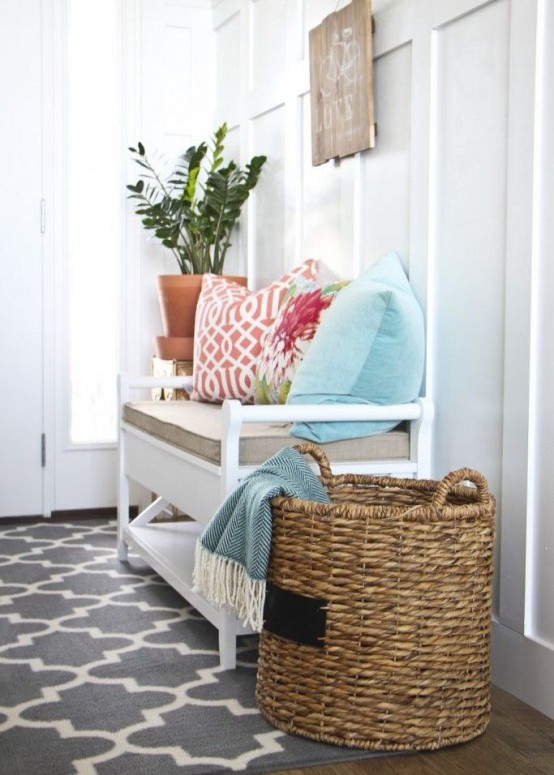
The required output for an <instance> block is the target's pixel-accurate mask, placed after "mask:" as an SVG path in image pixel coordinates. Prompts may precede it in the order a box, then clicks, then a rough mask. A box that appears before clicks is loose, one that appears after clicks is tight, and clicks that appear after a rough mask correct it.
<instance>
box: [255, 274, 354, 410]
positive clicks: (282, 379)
mask: <svg viewBox="0 0 554 775" xmlns="http://www.w3.org/2000/svg"><path fill="white" fill-rule="evenodd" d="M345 285H348V282H347V281H337V282H333V283H327V284H326V285H319V284H318V283H316V282H314V281H313V280H305V279H304V278H299V279H298V280H297V281H296V282H294V283H293V284H292V285H291V287H290V288H289V291H288V293H287V294H286V296H285V298H284V300H283V303H282V305H281V308H280V310H279V314H278V315H277V319H276V320H275V323H274V324H273V325H272V326H271V328H270V329H269V330H268V332H267V333H266V335H265V337H264V341H263V344H262V352H261V356H260V360H259V361H258V367H257V370H256V402H257V403H259V404H285V403H286V402H287V396H288V394H289V390H290V386H291V382H292V378H293V376H294V373H295V371H296V368H297V366H298V364H299V363H300V361H301V360H302V359H303V358H304V355H305V354H306V352H307V350H308V348H309V346H310V343H311V341H312V339H313V338H314V335H315V332H316V331H317V328H318V326H319V324H320V323H321V321H322V319H323V318H324V316H325V314H326V312H327V310H328V309H329V307H330V306H331V304H332V303H333V301H334V299H335V297H336V295H337V293H338V292H339V291H340V290H341V288H344V286H345Z"/></svg>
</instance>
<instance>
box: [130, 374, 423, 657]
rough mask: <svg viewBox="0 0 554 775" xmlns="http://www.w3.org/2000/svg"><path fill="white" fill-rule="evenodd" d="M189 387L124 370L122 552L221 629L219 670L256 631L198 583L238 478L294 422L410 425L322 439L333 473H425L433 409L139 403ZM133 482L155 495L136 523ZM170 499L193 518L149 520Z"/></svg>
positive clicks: (285, 436)
mask: <svg viewBox="0 0 554 775" xmlns="http://www.w3.org/2000/svg"><path fill="white" fill-rule="evenodd" d="M187 384H188V385H190V378H187V377H171V378H165V379H160V378H156V377H139V378H132V377H127V376H120V378H119V400H120V407H121V423H120V436H119V502H118V556H119V558H120V560H122V561H125V560H126V559H127V552H128V548H132V549H133V550H134V551H135V552H137V553H138V554H139V555H140V556H141V557H142V558H143V559H144V560H145V561H146V562H147V563H148V564H149V565H150V566H151V567H152V568H153V569H154V570H155V571H157V573H159V575H160V576H161V577H162V578H164V579H165V580H166V581H167V582H168V583H169V584H170V585H171V586H172V587H174V588H175V589H176V590H177V592H179V593H180V594H181V595H182V596H183V597H184V598H185V599H186V600H187V601H189V602H190V603H191V604H192V605H193V606H194V607H195V608H196V609H197V610H198V611H199V612H200V613H201V614H202V615H203V616H205V617H206V619H208V620H209V621H210V622H211V623H212V624H213V625H214V626H215V627H217V629H218V631H219V653H220V661H221V665H222V667H224V668H226V669H232V668H234V667H235V664H236V637H237V635H239V634H242V633H245V632H250V630H246V629H245V628H244V627H243V625H242V624H241V623H240V622H239V621H237V618H236V616H235V615H234V613H233V612H232V611H230V610H227V609H225V608H218V607H215V606H213V605H212V604H211V603H209V602H208V601H207V600H206V599H205V598H204V597H202V595H200V594H198V593H197V592H196V591H195V590H194V588H193V583H192V571H193V567H194V549H195V544H196V539H197V537H198V535H199V533H200V531H201V530H202V528H203V527H204V525H206V524H207V523H208V522H209V520H210V519H211V517H212V516H213V514H214V513H215V511H216V510H217V508H218V507H219V506H220V505H221V503H222V502H223V501H224V500H225V498H226V497H227V495H228V494H229V493H230V492H231V491H232V490H233V488H234V487H235V486H236V485H237V484H238V482H239V481H240V480H241V479H243V478H244V477H245V476H247V475H248V474H249V473H251V472H252V471H253V470H255V468H256V467H257V466H258V465H259V464H260V463H262V462H263V461H264V460H266V459H267V458H268V457H270V456H271V455H272V454H274V453H275V452H276V451H277V450H278V449H279V448H281V447H283V446H285V445H287V446H291V445H294V444H296V443H302V439H300V438H295V437H292V436H290V434H289V433H288V425H289V424H290V423H291V422H295V421H305V422H310V421H312V422H313V421H318V422H327V421H345V422H348V421H364V420H365V421H369V420H399V421H403V423H402V426H401V427H400V429H399V430H397V429H394V430H392V431H389V432H388V433H383V434H380V435H376V436H369V437H365V438H363V439H355V440H349V441H341V442H332V443H331V444H326V445H324V449H325V452H326V454H327V455H328V457H329V459H330V461H331V464H332V468H333V471H334V472H335V473H343V472H352V473H372V474H389V475H393V476H407V477H418V478H428V477H429V476H430V460H431V436H430V429H431V421H432V417H433V405H432V403H431V402H430V401H429V400H428V399H425V398H420V399H418V400H416V401H414V402H412V403H408V404H400V405H395V406H368V405H347V404H334V405H286V404H285V405H281V406H252V405H249V406H243V405H241V404H240V403H239V402H238V401H225V402H224V403H223V404H222V405H221V406H216V405H213V404H202V403H200V402H196V401H178V402H177V401H176V402H163V401H139V402H132V401H131V397H132V391H133V390H141V391H143V393H144V391H145V390H151V389H152V388H154V387H163V388H177V387H183V386H187ZM131 480H133V481H135V482H138V483H139V484H141V485H143V486H144V487H146V488H147V489H148V490H150V491H152V492H155V493H157V494H158V497H157V499H156V500H155V501H154V502H153V503H151V504H150V505H149V506H147V507H146V508H145V509H144V510H143V511H142V512H141V513H140V514H139V515H138V517H136V518H135V519H134V520H132V521H130V520H129V506H130V498H129V487H130V482H131ZM170 504H171V505H173V506H175V507H177V508H178V509H180V510H181V511H183V512H184V513H185V514H187V515H189V516H190V517H192V520H189V521H168V520H165V521H163V520H158V521H156V522H153V521H152V520H153V519H154V518H155V517H156V516H158V515H159V514H160V513H161V512H162V511H164V510H165V509H166V508H167V507H168V506H169V505H170Z"/></svg>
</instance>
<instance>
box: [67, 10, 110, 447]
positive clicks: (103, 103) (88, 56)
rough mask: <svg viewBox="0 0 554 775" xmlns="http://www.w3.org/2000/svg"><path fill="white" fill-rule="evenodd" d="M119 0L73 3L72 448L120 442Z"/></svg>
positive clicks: (70, 183) (70, 57) (70, 50)
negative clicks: (118, 384) (118, 402)
mask: <svg viewBox="0 0 554 775" xmlns="http://www.w3.org/2000/svg"><path fill="white" fill-rule="evenodd" d="M117 34H118V16H117V0H88V2H85V1H84V0H69V2H68V62H67V64H68V77H69V89H68V104H67V140H68V144H67V148H68V152H67V153H68V155H67V214H68V253H67V255H68V275H67V281H68V286H67V293H68V331H69V335H68V336H69V342H68V344H69V379H70V440H71V442H72V443H74V444H90V443H106V442H115V440H116V404H117V400H116V399H117V397H116V372H117V359H118V340H119V336H118V312H119V310H118V293H119V253H120V217H121V196H122V187H121V186H122V184H121V181H120V174H119V171H120V162H121V157H120V152H121V151H120V145H121V142H120V137H121V135H120V108H119V104H120V102H119V93H118V77H117V75H118V72H119V68H118V58H119V57H118V43H117Z"/></svg>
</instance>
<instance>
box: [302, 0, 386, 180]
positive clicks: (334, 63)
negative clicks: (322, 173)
mask: <svg viewBox="0 0 554 775" xmlns="http://www.w3.org/2000/svg"><path fill="white" fill-rule="evenodd" d="M371 34H372V27H371V0H352V2H351V3H350V4H349V5H347V6H345V7H344V8H341V10H340V11H335V12H334V13H332V14H330V15H329V16H327V17H325V19H324V20H323V21H322V23H321V24H320V25H319V26H318V27H314V29H313V30H310V36H309V43H310V102H311V118H312V164H313V165H314V166H317V165H318V164H323V162H326V161H328V160H329V159H333V158H336V157H342V156H349V155H350V154H352V153H356V152H357V151H362V150H364V149H365V148H373V147H374V146H375V112H374V99H373V47H372V39H371Z"/></svg>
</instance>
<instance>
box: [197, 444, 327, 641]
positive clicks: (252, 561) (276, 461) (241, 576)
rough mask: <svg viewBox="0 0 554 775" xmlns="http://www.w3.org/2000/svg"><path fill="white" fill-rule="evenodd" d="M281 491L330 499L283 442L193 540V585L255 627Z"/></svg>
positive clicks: (258, 627)
mask: <svg viewBox="0 0 554 775" xmlns="http://www.w3.org/2000/svg"><path fill="white" fill-rule="evenodd" d="M279 495H282V496H286V497H291V498H302V499H303V500H311V501H318V502H320V503H329V501H330V499H329V496H328V494H327V491H326V490H325V488H324V487H323V485H322V484H321V482H320V481H319V479H318V478H317V476H316V475H315V474H314V472H313V471H312V469H311V468H310V466H309V465H308V463H307V462H306V461H305V460H304V458H303V457H302V455H301V454H300V453H299V452H297V451H296V450H295V449H289V448H283V449H281V450H279V452H277V453H276V454H275V455H273V457H271V458H269V460H266V461H265V463H263V464H262V465H261V466H260V467H259V468H257V469H256V470H255V471H253V472H252V473H251V474H250V475H249V476H247V477H246V479H244V481H242V482H241V483H240V484H239V485H238V486H237V487H236V489H235V490H234V491H233V492H232V493H231V494H230V495H229V496H228V498H227V499H226V500H225V502H224V503H223V505H222V506H221V507H220V508H219V510H218V511H217V512H216V514H215V515H214V516H213V518H212V519H211V520H210V522H209V524H208V525H207V526H206V527H205V529H204V530H203V532H202V534H201V535H200V538H199V539H198V541H197V544H196V557H195V567H194V587H195V589H196V590H198V591H199V592H202V593H203V594H204V596H205V597H206V598H207V599H208V600H209V601H210V602H212V603H214V604H216V605H228V606H231V607H232V608H234V609H235V610H236V612H237V615H238V616H239V618H240V619H241V620H242V621H243V622H244V623H245V624H249V625H250V626H251V627H253V628H254V629H255V630H258V631H259V630H261V628H262V624H263V606H264V598H265V581H266V573H267V564H268V561H269V550H270V546H271V504H270V500H271V498H275V497H276V496H279Z"/></svg>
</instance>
